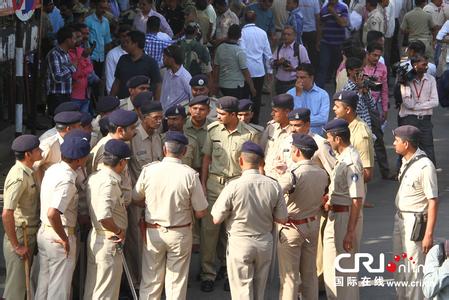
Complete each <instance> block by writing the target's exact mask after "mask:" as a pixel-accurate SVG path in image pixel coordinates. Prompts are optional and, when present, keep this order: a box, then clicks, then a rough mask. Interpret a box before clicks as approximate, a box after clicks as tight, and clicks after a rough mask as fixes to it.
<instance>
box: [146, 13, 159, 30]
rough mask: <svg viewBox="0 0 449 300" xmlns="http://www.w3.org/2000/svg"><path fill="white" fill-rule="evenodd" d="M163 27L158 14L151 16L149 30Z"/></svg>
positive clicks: (148, 23)
mask: <svg viewBox="0 0 449 300" xmlns="http://www.w3.org/2000/svg"><path fill="white" fill-rule="evenodd" d="M160 28H161V19H159V17H157V16H151V17H149V18H148V21H147V31H152V32H154V31H159V29H160Z"/></svg>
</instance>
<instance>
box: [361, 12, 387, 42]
mask: <svg viewBox="0 0 449 300" xmlns="http://www.w3.org/2000/svg"><path fill="white" fill-rule="evenodd" d="M385 26H386V24H385V18H384V15H383V14H382V12H381V11H380V10H379V9H378V8H376V9H374V10H372V11H371V12H369V13H368V18H367V19H366V21H365V24H364V25H363V43H364V44H365V45H366V43H367V42H366V36H367V34H368V32H369V31H372V30H375V31H380V32H382V33H383V34H385V29H386V28H385Z"/></svg>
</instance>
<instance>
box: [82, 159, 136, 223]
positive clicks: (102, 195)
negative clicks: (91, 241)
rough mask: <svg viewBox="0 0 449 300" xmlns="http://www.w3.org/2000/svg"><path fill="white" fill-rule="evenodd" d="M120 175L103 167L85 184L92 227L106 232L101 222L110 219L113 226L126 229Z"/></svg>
mask: <svg viewBox="0 0 449 300" xmlns="http://www.w3.org/2000/svg"><path fill="white" fill-rule="evenodd" d="M120 181H121V178H120V175H119V174H117V173H116V172H114V171H113V170H111V169H110V168H109V167H104V168H103V169H101V170H99V171H98V172H96V173H94V174H92V176H90V178H89V181H88V183H87V199H88V200H87V201H88V204H89V212H90V216H91V220H92V227H94V228H95V229H97V230H106V229H105V228H104V227H103V225H101V222H100V221H101V220H104V219H108V218H112V219H113V220H114V223H115V225H117V226H118V227H120V228H121V229H123V230H125V229H126V228H127V227H128V214H127V212H126V208H125V201H124V199H123V197H122V191H121V189H120Z"/></svg>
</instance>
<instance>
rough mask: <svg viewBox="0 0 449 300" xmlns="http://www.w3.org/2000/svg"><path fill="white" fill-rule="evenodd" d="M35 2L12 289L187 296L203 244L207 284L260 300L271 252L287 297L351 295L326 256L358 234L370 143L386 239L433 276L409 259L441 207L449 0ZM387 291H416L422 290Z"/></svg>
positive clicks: (356, 244)
mask: <svg viewBox="0 0 449 300" xmlns="http://www.w3.org/2000/svg"><path fill="white" fill-rule="evenodd" d="M43 5H44V9H43V11H44V12H45V13H44V15H43V19H44V20H46V22H43V26H44V28H43V29H42V32H43V33H44V34H45V39H46V40H47V42H48V43H49V45H51V49H49V51H48V54H47V55H46V58H45V60H44V62H43V64H44V68H43V70H44V75H45V76H46V84H45V90H46V95H47V97H46V108H47V110H46V113H47V114H48V116H49V117H51V118H52V120H53V122H54V124H55V125H54V127H53V128H51V129H49V130H48V131H46V132H45V133H43V134H42V135H41V136H40V137H39V138H38V137H36V136H33V135H23V136H20V137H18V138H17V139H16V140H15V141H14V143H13V144H12V150H13V151H14V154H15V158H16V164H15V165H14V166H13V167H12V169H11V170H10V172H9V173H8V176H7V179H6V182H5V188H4V191H5V192H4V209H3V218H2V220H3V225H4V228H5V232H6V234H5V240H4V244H3V247H4V248H3V250H4V251H3V252H4V255H5V261H6V270H7V275H6V283H5V292H4V298H6V299H8V300H9V299H24V297H25V295H26V293H32V294H34V297H35V299H50V298H51V299H70V298H71V297H82V298H83V299H86V300H87V299H118V298H119V295H122V296H123V295H126V294H128V295H131V296H133V297H134V298H135V297H136V295H139V298H140V299H160V298H161V297H162V295H163V293H165V298H166V299H185V298H186V294H187V287H188V278H189V267H190V260H191V255H192V252H193V253H198V252H199V253H200V261H201V265H200V270H201V272H200V274H198V279H199V280H201V290H202V291H203V292H204V293H210V292H212V291H213V290H214V289H215V286H216V283H217V282H218V281H219V280H221V279H224V286H223V288H224V289H225V290H226V291H230V292H231V297H232V298H233V299H264V291H265V287H266V285H267V279H268V276H269V274H270V270H273V268H274V266H273V263H274V262H275V261H276V260H274V259H273V256H274V255H276V253H277V261H278V268H279V280H280V291H279V298H280V299H298V297H300V298H301V299H318V296H319V291H320V289H321V290H325V292H326V295H327V298H329V299H345V300H346V299H359V289H358V286H357V285H346V284H344V285H341V284H338V282H339V280H337V279H339V278H341V276H342V275H344V274H342V273H341V272H340V271H339V270H336V268H335V260H336V258H337V257H338V256H339V255H340V254H344V253H351V254H355V253H357V252H358V251H359V249H360V241H361V238H362V231H363V209H364V207H373V204H372V203H370V202H369V201H365V200H366V199H365V198H366V193H367V189H368V188H369V185H367V184H368V183H369V182H370V181H371V180H372V178H373V177H374V174H375V173H374V168H375V157H376V160H377V165H378V168H379V171H380V175H381V177H382V179H383V180H396V181H399V189H398V192H397V195H396V202H395V203H396V209H397V212H396V214H395V221H394V222H395V223H394V234H393V247H394V253H407V254H408V255H409V256H413V258H414V261H415V263H416V264H415V265H412V266H411V268H412V269H413V270H415V269H416V272H414V271H413V272H408V273H396V274H395V276H396V280H398V281H409V282H411V281H417V280H422V278H424V279H425V278H426V275H428V274H423V272H422V270H419V269H418V265H420V264H421V265H422V264H424V260H425V257H426V253H427V252H428V251H429V250H430V249H431V247H432V246H433V231H434V228H435V224H436V220H437V211H438V188H437V171H438V170H439V169H437V168H436V167H435V166H436V163H437V162H436V158H435V151H434V145H433V135H432V128H433V125H432V113H433V108H435V107H437V106H438V105H439V101H440V102H441V99H442V97H441V95H442V94H441V91H440V90H439V89H438V86H439V85H440V84H444V82H443V83H441V81H442V80H441V79H440V80H438V81H437V79H439V78H445V76H446V75H447V73H446V71H447V70H446V69H447V67H448V65H447V63H448V62H449V54H448V53H447V50H446V48H447V46H446V45H447V44H448V41H449V36H447V35H448V34H449V21H446V19H448V18H449V4H446V3H443V2H442V1H441V0H433V1H432V2H430V3H427V2H426V1H424V0H415V1H414V2H413V3H412V2H410V1H403V0H381V1H379V0H366V1H351V2H350V3H345V2H343V1H338V0H328V1H325V2H324V3H322V2H321V1H319V0H301V1H300V0H274V1H273V0H258V1H242V0H213V1H210V0H194V1H191V0H161V1H158V0H154V1H153V0H139V1H131V0H129V1H128V0H96V1H90V3H89V1H81V0H79V1H75V0H73V1H60V2H59V3H58V2H56V1H55V3H54V2H53V1H52V0H44V1H43ZM403 45H404V46H406V47H405V48H404V47H403ZM448 72H449V71H448ZM334 83H335V88H334ZM329 92H331V94H332V95H333V96H332V97H330V96H329ZM334 92H335V93H334ZM264 94H266V95H268V96H266V97H269V99H270V101H269V103H266V101H263V100H262V98H263V95H264ZM393 96H394V99H395V101H390V98H392V97H393ZM266 97H265V98H266ZM392 99H393V98H392ZM393 104H394V105H395V107H396V109H398V113H397V114H398V116H397V120H398V126H397V128H396V129H394V132H393V133H394V139H395V140H394V147H395V151H396V153H397V154H398V159H397V163H396V164H395V165H394V166H390V165H389V164H388V158H387V152H386V149H385V143H384V131H385V129H386V128H391V127H392V126H391V125H390V124H388V123H387V117H388V114H395V113H396V112H395V111H394V109H393ZM264 105H269V106H270V107H271V118H272V119H271V120H270V121H269V122H268V123H265V122H264V121H265V120H264V119H263V117H262V116H261V107H262V106H264ZM390 105H391V107H390ZM331 106H332V107H331ZM331 108H332V110H333V113H334V115H335V119H332V120H330V121H329V117H330V109H331ZM36 253H37V254H36ZM353 264H354V260H353V259H351V258H349V259H345V260H340V266H341V267H344V268H347V269H351V268H352V266H353ZM30 266H31V270H29V267H30ZM123 266H126V267H125V271H126V272H125V273H126V274H122V273H123ZM25 270H27V271H25ZM28 272H30V273H31V275H30V274H29V273H28ZM424 273H425V272H424ZM125 275H126V276H125ZM192 275H193V276H194V277H195V276H196V275H197V274H190V276H192ZM346 275H348V274H346ZM349 275H351V276H356V277H357V274H352V273H351V274H349ZM429 276H430V275H429ZM427 282H428V284H430V282H431V281H429V280H427ZM427 290H430V289H427ZM424 291H426V289H424ZM397 294H398V298H399V299H423V298H424V294H423V290H422V289H421V288H420V287H419V286H408V287H399V288H397ZM206 295H207V294H205V297H206ZM426 297H430V296H428V295H426ZM135 299H136V298H135Z"/></svg>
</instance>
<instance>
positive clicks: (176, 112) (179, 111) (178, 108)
mask: <svg viewBox="0 0 449 300" xmlns="http://www.w3.org/2000/svg"><path fill="white" fill-rule="evenodd" d="M165 116H166V117H173V116H182V117H183V118H186V117H187V114H186V109H185V108H184V106H182V105H181V104H176V105H173V106H171V107H169V108H168V109H167V110H166V111H165Z"/></svg>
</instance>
